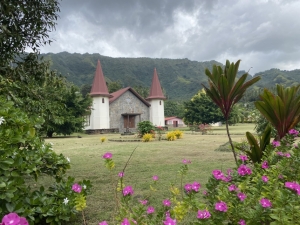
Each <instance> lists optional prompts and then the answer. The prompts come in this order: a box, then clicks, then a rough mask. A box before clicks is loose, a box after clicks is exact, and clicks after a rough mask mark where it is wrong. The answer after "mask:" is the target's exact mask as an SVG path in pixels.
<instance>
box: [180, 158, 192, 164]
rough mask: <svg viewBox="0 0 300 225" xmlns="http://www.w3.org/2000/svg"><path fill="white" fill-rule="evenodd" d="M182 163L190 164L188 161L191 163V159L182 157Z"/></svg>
mask: <svg viewBox="0 0 300 225" xmlns="http://www.w3.org/2000/svg"><path fill="white" fill-rule="evenodd" d="M182 163H183V164H190V163H192V162H191V160H187V159H183V160H182Z"/></svg>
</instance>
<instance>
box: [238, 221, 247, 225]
mask: <svg viewBox="0 0 300 225" xmlns="http://www.w3.org/2000/svg"><path fill="white" fill-rule="evenodd" d="M238 224H239V225H246V222H245V220H240V221H239V222H238Z"/></svg>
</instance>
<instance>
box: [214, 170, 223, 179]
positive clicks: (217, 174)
mask: <svg viewBox="0 0 300 225" xmlns="http://www.w3.org/2000/svg"><path fill="white" fill-rule="evenodd" d="M212 174H213V176H214V177H215V178H216V179H217V180H222V179H223V177H224V174H223V173H222V171H221V170H213V172H212Z"/></svg>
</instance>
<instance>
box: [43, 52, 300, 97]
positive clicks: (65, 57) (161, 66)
mask: <svg viewBox="0 0 300 225" xmlns="http://www.w3.org/2000/svg"><path fill="white" fill-rule="evenodd" d="M42 56H44V58H45V59H47V60H50V61H51V68H52V69H54V70H57V71H58V72H60V73H61V74H62V75H63V76H65V77H66V78H67V79H68V80H69V81H72V82H73V83H74V84H76V85H78V86H82V85H84V84H92V81H93V77H94V72H95V69H96V65H97V60H98V59H100V61H101V65H102V69H103V73H104V76H105V78H106V81H107V82H113V81H120V82H121V83H122V85H123V87H127V86H131V87H134V86H142V87H148V88H149V87H150V85H151V79H152V75H153V69H154V67H156V69H157V72H158V75H159V79H160V82H161V85H162V87H163V89H164V91H165V93H166V95H167V97H168V98H169V99H176V100H189V99H190V98H191V97H192V96H193V95H195V94H196V93H197V92H198V90H199V89H201V88H202V85H201V83H205V82H207V78H206V76H205V74H204V70H205V68H209V69H211V68H212V65H213V64H218V65H222V64H221V63H219V62H217V61H209V62H197V61H191V60H189V59H157V58H112V57H107V56H102V55H100V54H88V53H86V54H78V53H74V54H71V53H68V52H61V53H57V54H53V53H48V54H42ZM242 72H244V71H241V73H242ZM258 75H261V76H262V79H261V80H260V81H259V82H258V83H257V84H256V85H255V86H254V88H256V89H258V88H262V87H274V86H275V85H276V83H281V84H284V85H287V86H289V85H293V84H297V83H300V70H293V71H281V70H279V69H271V70H268V71H264V72H261V73H257V74H255V76H258Z"/></svg>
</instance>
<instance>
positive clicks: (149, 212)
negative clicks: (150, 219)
mask: <svg viewBox="0 0 300 225" xmlns="http://www.w3.org/2000/svg"><path fill="white" fill-rule="evenodd" d="M154 212H155V209H154V207H153V206H149V207H148V209H147V213H148V214H152V213H154Z"/></svg>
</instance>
